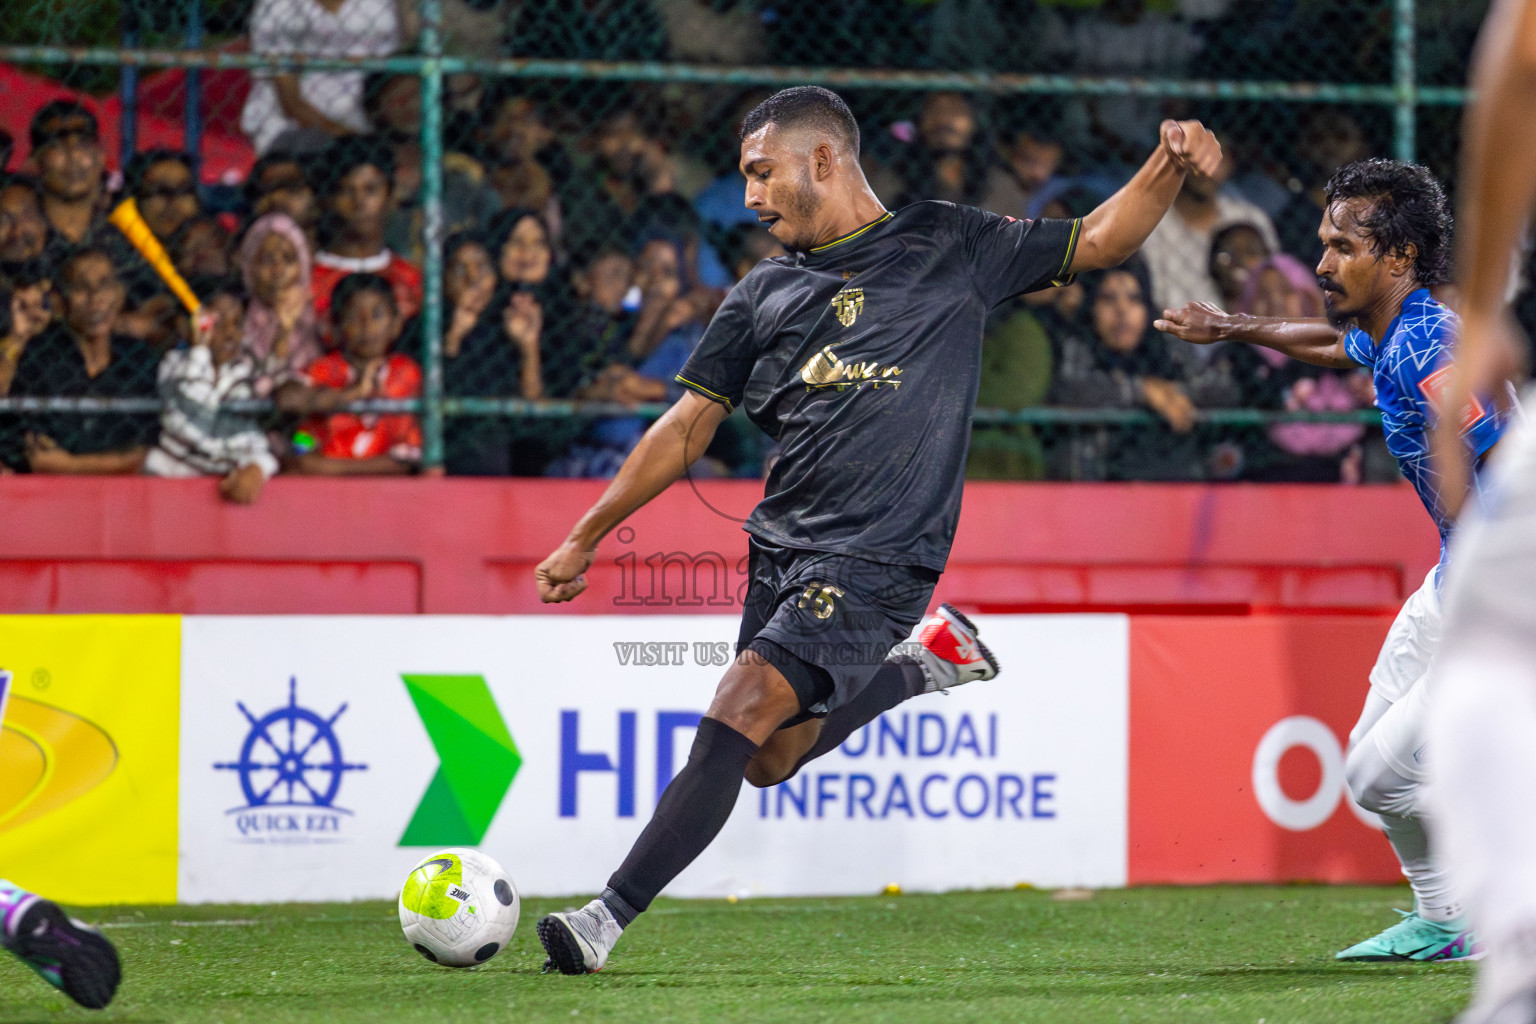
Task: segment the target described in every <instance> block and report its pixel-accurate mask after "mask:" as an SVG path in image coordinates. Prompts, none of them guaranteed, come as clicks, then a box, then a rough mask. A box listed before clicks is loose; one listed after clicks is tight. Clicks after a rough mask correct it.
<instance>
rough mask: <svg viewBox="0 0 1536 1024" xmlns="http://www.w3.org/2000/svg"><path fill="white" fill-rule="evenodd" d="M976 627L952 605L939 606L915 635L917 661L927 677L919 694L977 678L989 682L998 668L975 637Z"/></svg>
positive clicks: (943, 689)
mask: <svg viewBox="0 0 1536 1024" xmlns="http://www.w3.org/2000/svg"><path fill="white" fill-rule="evenodd" d="M978 632H979V630H978V629H977V628H976V624H975V623H973V622H972V621H971V620H970V619H968V618H966V617H965V616H964V615H962V614H960V611H959V609H957V608H956V607H955V606H954V605H952V604H948V603H945V604H941V605H939V610H938V611H936V612H934V613H933V614H932V615H931V616H929V617H928V621H927V622H926V623H924V624H923V631H922V632H921V633H919V634H918V637H917V639H918V641H919V643H921V645H922V650H921V651H920V657H919V660H920V661H921V662H922V664H923V672H924V673H925V674H926V675H927V677H928V687H927V689H925V690H924V691H923V692H924V693H932V692H933V691H934V690H941V691H947V690H949V689H950V687H953V686H963V685H965V684H966V683H970V682H975V681H976V680H978V679H991V678H992V677H993V676H995V675H997V673H998V672H999V671H1000V668H999V666H998V664H997V658H996V657H995V656H994V655H993V654H992V652H991V651H989V650H987V645H986V644H984V643H982V642H981V641H980V640H978V639H977V638H976V634H977V633H978Z"/></svg>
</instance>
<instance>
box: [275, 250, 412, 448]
mask: <svg viewBox="0 0 1536 1024" xmlns="http://www.w3.org/2000/svg"><path fill="white" fill-rule="evenodd" d="M334 299H335V309H336V329H337V334H338V335H339V336H340V338H341V343H342V347H341V349H340V350H339V351H336V352H331V353H329V354H327V355H324V356H321V357H320V358H319V359H317V360H315V361H314V362H313V363H311V364H310V366H309V369H308V370H307V371H306V375H307V377H308V379H309V392H308V401H307V402H306V403H305V404H306V406H307V408H308V409H309V410H310V411H311V412H315V413H320V414H322V415H319V416H315V417H314V418H312V419H310V420H307V421H306V422H305V423H304V425H303V427H301V428H300V430H299V431H298V433H297V434H296V435H295V437H294V447H295V448H297V449H298V451H299V456H298V459H297V460H296V462H295V463H294V465H293V467H292V468H293V471H294V472H296V473H305V474H310V475H315V476H356V475H388V474H404V473H410V472H412V471H413V470H414V469H415V468H416V466H417V464H418V463H419V462H420V461H421V427H420V425H419V424H418V423H417V420H416V417H415V416H413V415H411V414H410V413H352V412H335V411H334V410H336V409H337V408H339V407H340V406H342V405H344V404H346V403H348V402H352V401H356V400H359V399H364V398H416V397H418V396H420V394H421V367H419V366H417V365H416V361H415V360H414V359H412V358H411V357H410V356H406V355H401V354H400V353H399V352H391V351H390V349H391V347H393V345H394V343H395V341H396V340H397V339H398V338H399V337H400V328H401V326H402V324H403V322H404V320H403V318H402V317H401V315H400V310H399V308H398V307H397V306H396V299H395V291H394V288H393V286H392V285H391V284H390V282H389V281H387V280H385V279H384V277H383V276H381V275H379V274H351V275H348V276H347V277H345V278H343V279H342V280H341V282H340V283H339V284H337V285H336V289H335V292H334ZM288 387H299V388H302V387H303V386H302V385H288Z"/></svg>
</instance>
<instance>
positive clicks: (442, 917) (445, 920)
mask: <svg viewBox="0 0 1536 1024" xmlns="http://www.w3.org/2000/svg"><path fill="white" fill-rule="evenodd" d="M518 910H519V900H518V898H517V887H516V886H514V885H513V884H512V879H511V878H510V877H508V875H507V872H506V871H505V870H504V869H503V868H502V866H501V865H500V864H498V863H496V862H495V861H494V860H492V859H491V858H490V857H487V856H486V855H485V854H483V853H481V852H479V851H478V850H469V849H465V848H464V847H459V846H455V847H453V848H451V849H447V850H442V851H439V852H438V853H434V854H433V855H432V856H430V857H428V858H426V859H425V860H423V861H422V862H421V863H420V864H417V865H416V867H415V868H414V869H412V871H411V873H410V875H408V876H407V877H406V879H405V885H404V887H403V888H402V889H401V890H400V928H401V930H402V931H404V932H405V939H406V941H407V942H409V943H410V944H411V945H412V946H414V947H416V952H418V953H420V954H421V955H422V956H424V957H426V958H427V959H428V960H431V961H432V962H433V963H435V964H442V965H443V966H445V967H473V966H475V965H476V964H483V963H485V962H486V961H487V960H489V959H490V958H491V957H493V956H495V955H496V954H497V953H499V952H501V950H503V949H505V948H506V945H507V943H508V942H510V941H511V939H512V933H513V932H515V931H516V930H517V915H518Z"/></svg>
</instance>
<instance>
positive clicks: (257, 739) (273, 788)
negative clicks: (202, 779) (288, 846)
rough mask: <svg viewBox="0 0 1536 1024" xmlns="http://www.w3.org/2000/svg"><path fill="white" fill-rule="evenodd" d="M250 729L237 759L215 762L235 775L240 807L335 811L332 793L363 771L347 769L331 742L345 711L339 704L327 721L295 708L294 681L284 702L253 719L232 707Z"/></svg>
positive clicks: (360, 767) (239, 704)
mask: <svg viewBox="0 0 1536 1024" xmlns="http://www.w3.org/2000/svg"><path fill="white" fill-rule="evenodd" d="M235 706H236V707H238V708H239V709H240V713H241V714H242V715H244V716H245V720H246V721H247V722H249V723H250V724H251V731H250V732H248V733H247V734H246V737H245V742H244V743H243V744H241V746H240V760H238V761H231V762H222V763H215V764H214V767H215V768H217V769H220V770H222V771H232V772H238V773H239V775H240V789H241V791H242V792H243V793H244V794H245V807H246V808H247V809H248V808H253V807H325V808H329V809H331V810H336V811H343V813H350V812H347V811H345V809H344V808H341V807H337V806H336V794H337V793H338V792H340V791H341V780H342V778H343V776H345V775H346V773H347V772H361V771H367V770H368V766H367V765H365V764H348V763H347V761H346V759H345V758H343V757H342V756H341V743H340V742H339V741H338V740H337V739H336V720H337V719H339V718H340V717H341V716H342V714H343V713H344V712H345V711H346V710H347V705H346V704H345V703H343V704H342V705H341V707H339V708H337V709H336V711H335V713H333V714H332V715H331V717H329V718H322V717H321V716H320V715H319V714H317V713H315V712H314V711H311V710H310V709H309V708H305V707H300V706H299V697H298V680H297V679H296V678H294V677H289V679H288V703H287V704H285V705H283V706H282V707H279V708H274V709H273V710H271V711H269V712H267V713H266V714H265V715H262V716H261V717H260V718H257V717H256V716H255V715H253V714H251V712H250V711H249V709H247V708H246V706H245V704H244V703H243V702H240V701H236V702H235Z"/></svg>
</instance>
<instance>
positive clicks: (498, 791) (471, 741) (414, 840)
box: [400, 674, 523, 846]
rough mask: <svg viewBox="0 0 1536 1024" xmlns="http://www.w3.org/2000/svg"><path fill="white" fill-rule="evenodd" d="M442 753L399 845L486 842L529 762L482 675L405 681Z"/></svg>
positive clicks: (422, 720)
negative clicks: (493, 821) (499, 810)
mask: <svg viewBox="0 0 1536 1024" xmlns="http://www.w3.org/2000/svg"><path fill="white" fill-rule="evenodd" d="M400 678H401V679H403V680H404V681H405V689H406V692H408V693H409V694H410V695H411V702H412V703H414V704H415V705H416V713H417V714H418V715H420V716H421V724H422V725H423V726H425V727H426V730H427V736H428V737H429V738H430V739H431V740H432V746H433V748H434V749H435V750H436V751H437V757H438V762H439V763H438V768H437V774H436V775H434V776H432V782H431V783H430V784H429V785H428V786H427V792H426V794H425V795H424V796H422V798H421V803H420V804H418V805H417V806H416V813H415V814H413V815H411V823H410V824H409V825H407V826H405V835H403V836H401V837H400V845H401V846H474V845H476V844H477V843H479V842H480V840H481V839H484V838H485V831H486V829H488V828H490V827H491V819H492V818H494V817H495V816H496V809H497V808H498V807H500V806H501V801H502V798H503V797H505V796H506V795H507V790H509V789H511V788H512V780H513V779H514V778H516V777H517V770H518V769H519V768H521V767H522V766H523V756H522V755H521V754H519V753H518V752H517V744H516V743H514V742H512V734H511V733H510V732H508V731H507V723H506V721H505V720H504V719H503V718H502V717H501V712H500V711H499V710H497V708H496V701H495V700H494V699H492V697H491V688H490V687H489V686H487V685H486V684H485V679H484V677H482V676H415V675H411V676H408V675H404V674H402V675H401V676H400Z"/></svg>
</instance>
